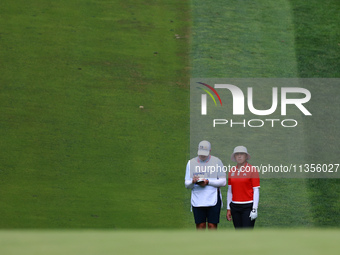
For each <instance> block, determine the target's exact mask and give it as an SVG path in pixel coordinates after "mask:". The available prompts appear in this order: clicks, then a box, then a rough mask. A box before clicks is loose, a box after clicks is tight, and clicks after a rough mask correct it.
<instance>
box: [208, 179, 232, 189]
mask: <svg viewBox="0 0 340 255" xmlns="http://www.w3.org/2000/svg"><path fill="white" fill-rule="evenodd" d="M208 185H210V186H213V187H216V188H219V187H224V186H225V185H227V179H226V178H221V179H216V180H209V183H208Z"/></svg>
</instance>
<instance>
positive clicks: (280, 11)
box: [191, 0, 340, 227]
mask: <svg viewBox="0 0 340 255" xmlns="http://www.w3.org/2000/svg"><path fill="white" fill-rule="evenodd" d="M192 3H193V24H194V26H193V29H192V31H193V33H192V34H193V43H192V51H191V56H192V59H193V60H192V65H193V68H192V77H194V78H226V81H230V80H231V78H267V79H268V78H339V76H340V75H339V68H338V63H339V61H338V59H339V41H340V30H339V27H338V23H339V15H337V14H336V13H337V12H338V10H339V7H340V5H339V3H338V2H337V1H326V2H323V3H321V2H320V1H275V2H273V1H256V2H249V1H236V0H235V1H229V2H228V4H225V3H224V2H223V1H215V2H214V4H213V5H212V4H210V3H207V2H206V1H192ZM228 78H229V79H228ZM228 83H229V82H228ZM232 84H233V83H232ZM271 85H272V84H269V86H266V85H265V84H263V86H257V87H255V88H254V93H256V91H257V94H255V95H257V99H258V101H257V102H256V103H257V104H260V105H261V102H262V101H265V100H266V98H267V97H268V88H269V92H270V91H271V90H270V88H271ZM308 88H309V89H311V91H312V100H313V101H312V104H311V105H309V107H310V108H311V111H312V113H313V117H312V118H302V116H299V113H298V112H297V113H295V114H296V115H294V119H297V120H298V122H299V127H298V128H295V129H294V130H282V129H272V128H269V129H268V128H262V129H261V130H258V129H256V130H254V129H253V130H251V129H249V128H248V129H247V128H239V129H236V128H233V129H231V128H223V130H225V131H223V130H219V131H218V132H219V135H214V134H212V133H209V134H206V138H207V139H210V140H211V142H212V144H214V143H215V147H218V148H219V149H217V150H215V151H214V153H215V154H218V156H219V157H220V158H221V159H222V161H223V162H224V164H228V163H229V162H230V159H229V157H230V156H229V155H230V154H231V152H232V149H233V147H235V146H237V145H240V144H242V145H245V146H247V147H248V149H249V151H250V152H251V154H252V156H253V158H252V160H251V162H250V163H253V164H254V165H259V164H261V163H266V162H270V163H271V164H272V165H273V164H276V165H280V164H281V163H282V164H284V165H285V164H288V163H298V164H299V162H300V163H326V162H328V163H337V162H338V160H337V155H336V154H337V152H338V151H339V145H338V144H339V142H338V139H337V137H336V135H335V134H336V128H337V127H338V126H339V118H333V116H336V114H337V112H338V111H339V107H338V103H337V102H338V96H337V95H338V94H339V92H340V91H339V89H338V88H337V87H336V86H335V87H334V86H333V87H320V86H318V85H317V84H315V85H313V86H309V87H308ZM243 91H244V92H245V91H246V90H245V89H243ZM223 96H225V95H223ZM266 96H267V97H266ZM269 96H270V95H269ZM224 99H225V100H226V101H227V102H231V100H232V99H231V98H228V97H224ZM325 112H326V114H325ZM291 116H292V115H291ZM276 117H278V118H279V117H281V116H276ZM246 118H248V119H252V118H254V117H253V116H251V115H249V114H248V115H246ZM281 118H282V117H281ZM241 119H242V118H241ZM221 133H222V134H223V135H222V136H221ZM220 148H223V149H220ZM339 187H340V186H339V179H334V180H330V179H310V180H309V179H306V180H304V179H262V181H261V199H260V205H259V213H260V214H261V215H262V217H259V219H258V220H257V226H258V227H269V226H271V227H274V226H277V227H278V226H280V227H287V226H304V227H311V226H333V227H334V226H336V227H339V220H338V219H337V217H336V215H338V214H339V211H340V208H339V194H340V193H339ZM224 214H225V213H224V212H223V217H224ZM224 224H225V223H224V222H223V223H222V225H224ZM227 226H228V225H227Z"/></svg>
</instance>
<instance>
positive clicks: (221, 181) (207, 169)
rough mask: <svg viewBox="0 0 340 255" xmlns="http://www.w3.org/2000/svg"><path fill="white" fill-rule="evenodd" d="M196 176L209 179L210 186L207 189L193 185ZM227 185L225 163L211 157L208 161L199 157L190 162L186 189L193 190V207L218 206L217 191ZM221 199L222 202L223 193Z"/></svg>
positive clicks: (186, 177)
mask: <svg viewBox="0 0 340 255" xmlns="http://www.w3.org/2000/svg"><path fill="white" fill-rule="evenodd" d="M195 175H197V176H198V177H199V178H204V179H208V180H209V184H208V185H207V186H205V187H201V186H200V185H198V184H193V183H192V179H193V177H194V176H195ZM226 184H227V182H226V173H225V171H224V169H223V163H222V161H221V160H220V159H219V158H217V157H214V156H211V155H209V158H208V159H207V160H206V161H201V160H200V159H199V157H196V158H193V159H191V160H189V161H188V164H187V167H186V173H185V187H186V188H187V189H192V191H191V205H192V206H194V207H202V206H214V205H216V203H217V191H218V190H219V188H220V187H224V186H225V185H226ZM220 197H221V201H223V200H222V193H221V192H220Z"/></svg>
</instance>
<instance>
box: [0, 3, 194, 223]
mask: <svg viewBox="0 0 340 255" xmlns="http://www.w3.org/2000/svg"><path fill="white" fill-rule="evenodd" d="M188 11H189V5H188V3H187V2H186V1H184V2H183V1H181V0H179V1H172V0H171V1H163V0H156V1H149V0H146V1H137V2H136V1H130V0H127V1H117V0H116V1H95V0H86V1H79V0H71V1H69V0H67V1H66V0H61V1H52V2H51V1H41V0H33V1H23V0H19V1H9V0H5V1H1V3H0V17H1V20H0V36H1V38H0V43H1V48H0V59H1V62H0V69H1V74H0V84H1V87H0V133H1V139H0V150H1V155H0V185H1V190H0V204H1V209H0V213H1V215H2V217H1V219H0V228H111V229H112V228H125V227H129V228H131V227H132V228H140V227H143V228H148V227H151V228H155V227H173V226H182V225H183V224H184V222H185V217H183V215H184V209H183V208H184V202H186V201H184V198H183V194H184V193H185V190H184V188H183V175H184V166H185V164H186V160H187V158H186V153H187V144H188V136H187V128H188V121H189V120H188V103H187V100H188V97H189V92H188V86H187V84H188V81H189V74H188V72H187V69H188V39H187V38H188V27H189V26H188V22H189V21H188ZM176 35H177V36H176ZM140 106H144V108H143V109H140ZM169 187H171V188H169ZM170 190H171V192H170Z"/></svg>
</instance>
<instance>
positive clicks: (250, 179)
mask: <svg viewBox="0 0 340 255" xmlns="http://www.w3.org/2000/svg"><path fill="white" fill-rule="evenodd" d="M249 159H250V155H249V153H248V151H247V148H246V147H244V146H237V147H235V149H234V152H233V154H231V160H232V161H234V162H237V165H236V166H234V167H233V168H232V169H230V171H229V173H228V194H227V216H226V217H227V220H228V221H231V220H232V221H233V224H234V227H235V229H239V228H254V226H255V219H256V218H257V207H258V204H259V197H260V190H259V189H260V177H259V173H258V171H257V170H256V168H255V167H253V166H252V165H250V164H249V163H248V160H249Z"/></svg>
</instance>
